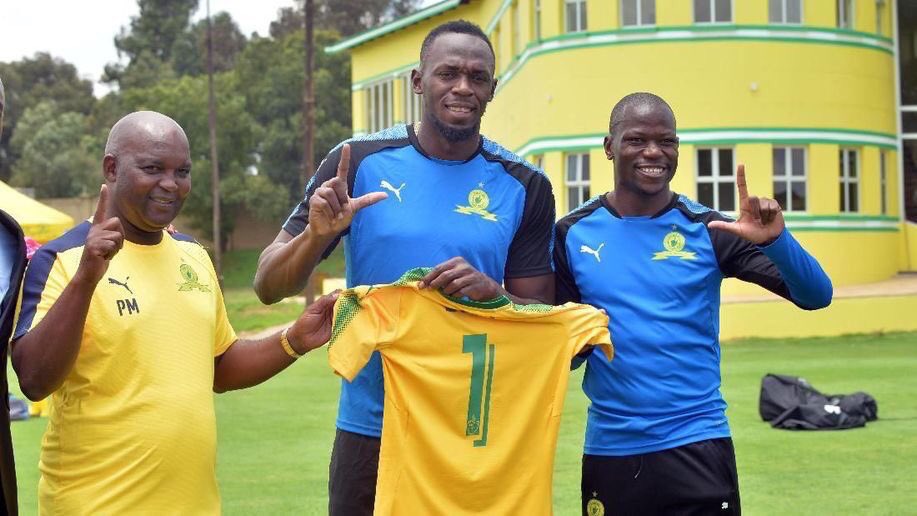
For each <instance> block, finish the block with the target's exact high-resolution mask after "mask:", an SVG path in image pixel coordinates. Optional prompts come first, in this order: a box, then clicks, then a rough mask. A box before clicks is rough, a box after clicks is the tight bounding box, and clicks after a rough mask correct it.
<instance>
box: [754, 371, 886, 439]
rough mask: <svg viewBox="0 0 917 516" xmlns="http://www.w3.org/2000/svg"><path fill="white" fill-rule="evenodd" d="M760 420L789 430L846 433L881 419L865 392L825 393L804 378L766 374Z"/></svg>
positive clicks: (873, 401)
mask: <svg viewBox="0 0 917 516" xmlns="http://www.w3.org/2000/svg"><path fill="white" fill-rule="evenodd" d="M758 410H759V412H760V414H761V419H763V420H764V421H767V422H769V423H770V424H771V426H772V427H774V428H784V429H787V430H843V429H845V428H857V427H861V426H864V425H866V422H867V421H875V420H876V419H877V418H878V417H879V408H878V406H877V404H876V400H875V398H873V397H872V396H870V395H869V394H866V393H865V392H856V393H853V394H847V395H844V394H840V395H829V394H822V393H821V392H819V391H818V390H817V389H815V388H814V387H812V386H811V385H810V384H809V382H807V381H806V380H805V379H804V378H799V377H796V376H787V375H780V374H767V375H765V376H764V378H762V379H761V398H760V400H759V403H758Z"/></svg>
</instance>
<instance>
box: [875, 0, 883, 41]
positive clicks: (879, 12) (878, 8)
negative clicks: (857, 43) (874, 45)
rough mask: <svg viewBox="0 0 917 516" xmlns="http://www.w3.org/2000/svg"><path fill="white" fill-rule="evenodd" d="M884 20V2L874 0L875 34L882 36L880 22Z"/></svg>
mask: <svg viewBox="0 0 917 516" xmlns="http://www.w3.org/2000/svg"><path fill="white" fill-rule="evenodd" d="M884 19H885V0H876V34H882V25H883V23H882V21H883V20H884Z"/></svg>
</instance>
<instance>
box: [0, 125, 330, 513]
mask: <svg viewBox="0 0 917 516" xmlns="http://www.w3.org/2000/svg"><path fill="white" fill-rule="evenodd" d="M102 170H103V175H104V179H105V184H104V185H103V186H102V190H101V194H100V196H99V204H98V207H97V209H96V213H95V215H94V216H93V219H92V221H91V222H88V221H86V222H83V223H82V224H79V225H78V226H76V227H74V228H73V229H71V230H70V231H68V232H67V233H66V234H64V235H63V236H62V237H60V238H58V239H57V240H54V241H52V242H50V243H48V244H47V245H45V246H44V247H42V248H41V249H40V250H39V251H38V252H37V253H36V255H35V256H34V257H33V259H32V261H31V263H30V265H29V269H28V271H27V272H26V280H25V283H24V286H23V299H22V309H21V312H20V317H19V322H18V326H17V329H16V333H15V336H14V342H13V352H12V361H13V367H14V368H15V370H16V372H17V374H18V375H19V383H20V386H21V388H22V391H23V393H24V394H25V395H26V396H28V397H29V399H33V400H38V399H42V398H44V397H46V396H49V395H50V396H51V399H50V404H51V417H50V421H49V423H48V429H47V432H46V433H45V436H44V439H43V440H42V449H41V458H40V462H39V468H40V470H41V479H40V480H39V507H40V511H41V513H42V514H100V513H105V514H122V513H128V512H130V513H137V512H141V513H149V514H163V513H169V514H202V513H203V514H217V513H219V512H220V499H219V494H218V490H217V484H216V475H215V462H216V418H215V414H214V407H213V394H212V392H213V391H217V392H222V391H226V390H231V389H241V388H244V387H249V386H252V385H256V384H258V383H260V382H262V381H264V380H267V379H268V378H270V377H271V376H273V375H275V374H276V373H278V372H279V371H281V370H283V369H284V368H286V367H287V366H289V365H290V364H292V363H293V361H294V360H296V358H297V357H298V356H300V355H302V354H304V353H306V352H308V351H310V350H311V349H314V348H316V347H318V346H321V345H322V344H323V343H325V342H326V341H327V340H328V338H329V336H330V329H331V324H330V321H331V308H332V306H333V304H334V296H326V297H324V298H322V299H320V300H318V301H317V302H316V303H314V304H313V305H312V306H310V307H309V308H308V309H307V310H306V312H305V313H304V314H303V315H302V316H301V317H300V318H299V319H298V320H297V321H296V322H295V323H294V324H293V325H292V326H291V327H289V328H288V329H287V330H284V331H283V332H281V333H279V334H276V335H272V336H270V337H267V338H264V339H260V340H241V339H237V338H236V334H235V332H234V331H233V329H232V327H231V326H230V324H229V321H228V319H227V317H226V310H225V307H224V305H223V297H222V293H221V292H220V288H219V284H218V282H217V277H216V273H215V272H214V269H213V266H212V264H211V262H210V259H209V257H208V255H207V252H206V251H205V250H204V248H203V247H202V246H201V245H200V244H198V243H196V242H194V240H193V239H191V238H190V237H187V236H185V235H181V234H169V233H168V232H166V231H165V228H167V227H168V226H169V224H170V223H171V222H172V221H173V220H174V219H175V217H176V216H177V215H178V213H179V211H180V210H181V207H182V203H183V202H184V200H185V198H186V197H187V195H188V193H189V192H190V190H191V160H190V151H189V146H188V140H187V137H186V136H185V133H184V131H183V130H182V129H181V127H179V125H178V124H177V123H176V122H175V121H174V120H172V119H171V118H168V117H166V116H165V115H161V114H159V113H154V112H137V113H132V114H130V115H127V116H126V117H124V118H122V119H121V120H120V121H119V122H118V123H116V124H115V125H114V127H112V130H111V133H110V134H109V138H108V143H107V144H106V147H105V158H104V160H103V162H102Z"/></svg>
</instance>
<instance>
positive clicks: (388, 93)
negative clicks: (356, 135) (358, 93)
mask: <svg viewBox="0 0 917 516" xmlns="http://www.w3.org/2000/svg"><path fill="white" fill-rule="evenodd" d="M392 86H394V81H392V80H387V81H384V82H378V83H376V84H373V85H371V86H368V87H367V88H366V89H365V90H364V93H365V94H366V95H365V96H366V102H365V106H366V130H367V132H370V133H374V132H376V131H381V130H382V129H385V128H386V127H391V126H392V124H393V123H394V120H393V118H394V113H393V111H394V106H395V97H394V93H393V91H392V90H393V89H394V88H393V87H392Z"/></svg>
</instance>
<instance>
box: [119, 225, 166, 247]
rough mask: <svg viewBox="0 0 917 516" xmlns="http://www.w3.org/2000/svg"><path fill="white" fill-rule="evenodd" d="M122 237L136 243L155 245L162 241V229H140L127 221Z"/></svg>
mask: <svg viewBox="0 0 917 516" xmlns="http://www.w3.org/2000/svg"><path fill="white" fill-rule="evenodd" d="M121 220H124V219H121ZM124 239H125V240H127V241H128V242H131V243H134V244H138V245H156V244H158V243H159V242H162V231H154V232H149V231H142V230H140V229H138V228H136V227H134V226H131V225H130V223H127V224H124Z"/></svg>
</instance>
